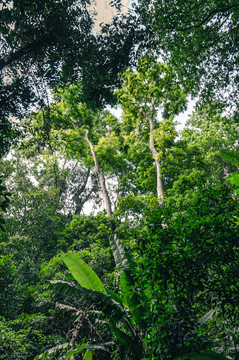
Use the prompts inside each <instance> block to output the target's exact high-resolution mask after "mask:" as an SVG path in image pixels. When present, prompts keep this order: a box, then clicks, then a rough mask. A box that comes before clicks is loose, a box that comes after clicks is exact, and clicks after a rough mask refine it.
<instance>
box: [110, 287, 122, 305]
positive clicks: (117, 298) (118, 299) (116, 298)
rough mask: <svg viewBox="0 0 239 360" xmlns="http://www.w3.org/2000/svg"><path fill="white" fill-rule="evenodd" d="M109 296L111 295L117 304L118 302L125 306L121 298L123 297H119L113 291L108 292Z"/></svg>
mask: <svg viewBox="0 0 239 360" xmlns="http://www.w3.org/2000/svg"><path fill="white" fill-rule="evenodd" d="M106 291H107V294H109V295H110V296H111V297H112V298H113V299H114V300H115V301H116V302H118V303H119V304H121V305H123V303H124V302H123V299H122V298H121V296H119V294H116V293H115V292H113V291H111V290H108V289H107V290H106Z"/></svg>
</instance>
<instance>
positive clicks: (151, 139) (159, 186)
mask: <svg viewBox="0 0 239 360" xmlns="http://www.w3.org/2000/svg"><path fill="white" fill-rule="evenodd" d="M153 113H154V100H152V102H151V111H150V115H147V114H146V112H145V110H142V114H143V115H144V116H145V117H146V118H147V119H148V120H149V128H150V132H149V150H150V152H151V154H152V156H153V158H154V160H155V163H156V171H157V194H158V200H159V202H160V203H161V202H162V201H163V200H164V198H165V196H164V190H163V181H162V179H161V169H160V161H159V160H158V152H157V150H156V149H155V146H154V135H153V131H154V121H153Z"/></svg>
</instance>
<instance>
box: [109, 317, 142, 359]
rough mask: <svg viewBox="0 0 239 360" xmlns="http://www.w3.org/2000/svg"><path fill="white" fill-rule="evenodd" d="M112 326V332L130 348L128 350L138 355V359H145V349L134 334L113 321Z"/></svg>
mask: <svg viewBox="0 0 239 360" xmlns="http://www.w3.org/2000/svg"><path fill="white" fill-rule="evenodd" d="M110 327H111V329H112V332H113V333H114V334H115V336H116V338H117V339H118V340H119V342H120V343H121V344H123V345H125V347H126V348H127V349H128V351H129V352H130V353H131V354H133V355H134V356H136V358H137V359H143V358H144V351H143V348H142V346H141V344H139V343H138V342H137V341H136V340H135V339H134V338H133V337H132V336H130V335H128V334H126V333H125V332H124V331H122V330H120V329H119V328H117V326H116V325H115V324H113V323H112V322H111V324H110Z"/></svg>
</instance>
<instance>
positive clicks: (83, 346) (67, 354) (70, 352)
mask: <svg viewBox="0 0 239 360" xmlns="http://www.w3.org/2000/svg"><path fill="white" fill-rule="evenodd" d="M86 348H87V344H82V345H78V346H77V348H76V349H75V350H71V351H69V352H68V353H66V354H65V357H66V358H67V359H70V357H71V356H72V355H75V354H79V352H81V351H82V350H85V349H86Z"/></svg>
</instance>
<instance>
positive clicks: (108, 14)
mask: <svg viewBox="0 0 239 360" xmlns="http://www.w3.org/2000/svg"><path fill="white" fill-rule="evenodd" d="M121 2H122V4H123V11H127V8H128V6H129V4H130V2H131V0H121ZM109 3H110V0H94V1H92V4H91V6H90V11H91V12H93V11H95V12H96V13H97V16H96V21H95V27H96V30H98V29H99V24H100V23H109V22H111V20H112V17H113V16H114V15H115V14H116V9H115V8H114V7H112V6H110V4H109Z"/></svg>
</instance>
